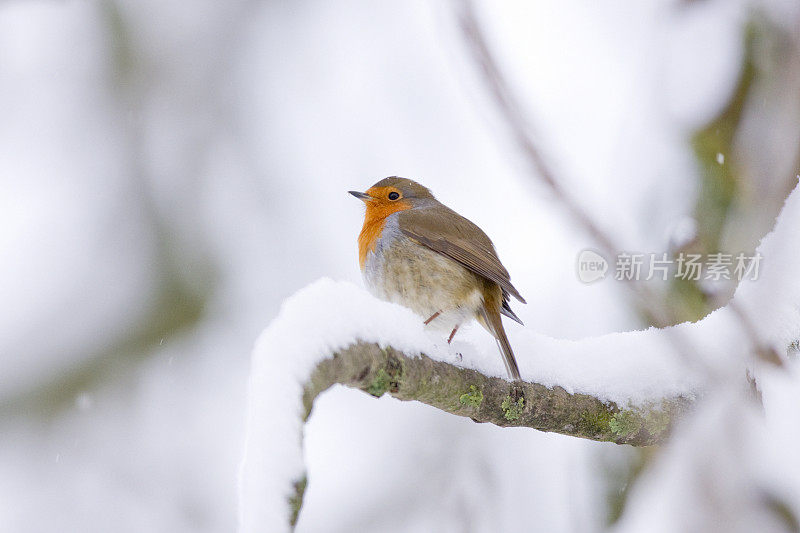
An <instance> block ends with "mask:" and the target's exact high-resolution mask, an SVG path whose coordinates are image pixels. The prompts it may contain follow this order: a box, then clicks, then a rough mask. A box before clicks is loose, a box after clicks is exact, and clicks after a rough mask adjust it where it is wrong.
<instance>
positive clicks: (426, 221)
mask: <svg viewBox="0 0 800 533" xmlns="http://www.w3.org/2000/svg"><path fill="white" fill-rule="evenodd" d="M398 216H399V226H400V231H401V232H403V234H404V235H406V236H407V237H409V238H411V239H414V240H415V241H417V242H419V243H420V244H423V245H424V246H427V247H428V248H430V249H431V250H433V251H435V252H438V253H440V254H442V255H444V256H447V257H449V258H450V259H453V260H454V261H457V262H458V263H460V264H462V265H463V266H465V267H466V268H468V269H469V270H471V271H472V272H474V273H476V274H478V275H479V276H482V277H484V278H486V279H488V280H490V281H493V282H495V283H497V284H498V285H500V288H501V289H503V291H504V292H506V293H508V294H511V295H513V296H514V297H515V298H516V299H517V300H519V301H520V302H522V303H525V299H524V298H523V297H522V295H520V293H519V291H517V289H516V288H514V286H513V285H512V284H511V279H510V277H509V275H508V271H507V270H506V269H505V267H504V266H503V264H502V263H500V259H499V258H498V257H497V252H495V250H494V245H493V244H492V241H491V240H490V239H489V237H487V236H486V234H485V233H484V232H483V231H482V230H481V229H480V228H479V227H478V226H476V225H475V224H473V223H472V222H471V221H469V220H467V219H466V218H464V217H462V216H461V215H459V214H458V213H456V212H455V211H453V210H452V209H450V208H448V207H446V206H444V205H442V204H440V203H438V202H436V204H435V205H433V206H431V207H425V208H418V209H410V210H408V211H403V212H401V213H400V214H399V215H398ZM512 318H513V317H512Z"/></svg>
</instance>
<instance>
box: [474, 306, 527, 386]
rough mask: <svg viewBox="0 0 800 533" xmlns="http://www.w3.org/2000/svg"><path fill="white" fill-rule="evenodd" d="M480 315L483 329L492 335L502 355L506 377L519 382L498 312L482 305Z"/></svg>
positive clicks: (517, 372)
mask: <svg viewBox="0 0 800 533" xmlns="http://www.w3.org/2000/svg"><path fill="white" fill-rule="evenodd" d="M480 313H481V318H482V322H483V324H482V325H483V327H485V328H486V329H487V330H489V333H491V334H492V335H494V338H495V340H497V346H498V347H499V348H500V353H501V354H502V355H503V362H504V363H505V365H506V372H508V376H509V377H510V378H511V379H512V380H514V381H521V380H522V378H521V377H520V375H519V367H518V366H517V360H516V359H514V351H513V350H512V349H511V343H509V342H508V337H506V330H505V329H503V322H502V319H501V318H500V312H499V311H496V310H494V311H493V310H491V309H487V308H486V306H485V305H482V306H481V311H480Z"/></svg>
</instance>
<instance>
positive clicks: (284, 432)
mask: <svg viewBox="0 0 800 533" xmlns="http://www.w3.org/2000/svg"><path fill="white" fill-rule="evenodd" d="M797 227H800V192H798V190H797V189H796V190H795V191H794V192H793V193H792V194H791V196H790V197H789V199H788V200H787V202H786V205H785V207H784V209H783V212H782V214H781V216H780V217H779V220H778V223H777V224H776V226H775V229H774V231H773V232H772V233H771V234H770V235H768V236H767V237H766V238H765V239H764V240H763V241H762V243H761V245H760V246H759V249H758V251H759V253H761V254H762V255H763V256H764V257H765V258H766V259H765V261H766V260H767V259H771V262H770V267H769V268H767V267H765V268H764V271H763V275H762V276H761V277H760V278H759V279H758V280H746V281H743V282H742V283H741V284H740V286H739V288H738V289H737V292H736V295H735V297H734V301H735V302H736V305H737V306H738V307H739V308H740V309H741V311H742V312H743V313H745V314H746V315H747V316H749V318H750V320H752V322H753V324H754V325H755V327H756V331H757V334H758V335H759V340H760V341H766V342H769V343H771V344H772V345H773V346H774V347H775V349H776V350H779V353H780V350H783V351H785V350H786V347H787V346H788V345H789V343H791V342H792V341H793V340H795V339H798V338H800V307H799V306H798V302H800V283H798V282H797V279H796V277H793V273H796V272H800V246H797V243H796V239H797V237H796V231H795V229H796V228H797ZM466 329H467V331H465V332H463V333H461V334H460V335H461V337H460V338H459V340H457V341H455V342H454V343H453V345H452V346H448V345H447V343H446V342H445V341H444V338H443V337H442V336H441V335H440V334H437V333H433V332H431V331H428V330H426V329H425V327H424V325H423V320H422V318H421V317H419V316H417V315H415V314H414V313H413V312H411V311H410V310H408V309H406V308H404V307H402V306H399V305H396V304H391V303H387V302H383V301H379V300H377V299H375V298H373V297H372V296H370V295H369V294H368V293H367V292H366V291H365V290H364V289H362V288H360V287H358V286H356V285H353V284H352V283H347V282H335V281H332V280H330V279H321V280H319V281H317V282H315V283H312V284H311V285H309V286H308V287H306V288H304V289H302V290H301V291H299V292H298V293H297V294H295V295H294V296H292V297H291V298H289V299H288V300H287V301H286V302H285V303H284V305H283V307H282V309H281V312H280V315H279V316H278V317H277V318H276V319H275V320H274V321H273V322H272V323H271V324H270V325H269V327H268V328H267V329H266V330H265V331H264V333H263V334H262V335H261V337H260V338H259V340H258V342H257V344H256V347H255V351H254V354H253V360H252V371H251V377H250V396H249V409H248V422H247V428H248V430H247V438H246V444H245V455H244V460H243V463H242V469H241V474H240V475H241V478H240V483H241V485H240V498H241V499H240V505H241V508H240V520H241V522H240V525H241V531H243V532H250V531H263V530H269V531H281V530H285V529H286V528H287V522H286V516H287V512H288V511H287V509H288V507H287V503H286V502H287V499H288V498H289V496H290V495H291V491H292V483H293V482H294V481H296V480H298V479H300V478H301V477H302V476H303V475H304V471H305V467H304V461H303V454H302V447H301V442H302V438H301V437H302V431H303V427H302V426H303V423H302V420H301V416H302V408H303V407H302V403H301V397H302V387H303V383H305V381H306V380H307V379H308V377H309V375H310V373H311V371H312V370H313V369H314V367H315V366H316V364H317V363H318V362H319V361H320V360H322V359H324V358H327V357H331V355H332V354H333V353H334V352H336V351H338V350H340V349H342V348H345V347H346V346H348V345H350V344H352V343H354V342H356V341H357V340H362V341H366V342H376V343H378V344H380V345H381V346H392V347H394V348H395V349H398V350H401V351H403V352H405V353H406V354H409V355H417V354H421V353H424V354H426V355H427V356H429V357H432V358H434V359H438V360H442V361H447V362H450V363H453V364H459V365H463V366H467V367H471V368H475V369H477V370H479V371H481V372H483V373H485V374H487V375H492V376H503V374H504V371H503V366H502V363H501V358H500V356H499V354H498V353H497V351H496V350H497V348H496V346H495V344H494V341H493V339H492V338H491V337H490V336H489V335H488V334H487V333H486V332H483V331H481V330H480V329H479V328H475V327H472V328H466ZM509 337H510V339H511V342H512V345H513V346H514V347H515V351H516V355H517V360H518V363H519V366H520V371H521V374H522V377H523V379H525V380H528V381H534V382H538V383H542V384H544V385H547V386H555V385H559V386H561V387H564V388H565V389H566V390H567V391H568V392H571V393H572V392H574V393H584V394H590V395H593V396H596V397H598V398H600V399H602V400H605V401H614V402H617V403H618V404H621V405H625V406H630V405H632V406H636V405H643V404H646V403H647V402H649V401H655V400H658V399H660V398H665V397H674V396H677V395H683V396H690V397H691V396H695V395H696V394H697V393H698V392H701V391H702V390H703V387H704V384H705V381H704V380H705V379H706V376H708V374H707V373H705V372H704V371H705V370H708V369H709V368H711V369H715V370H720V369H721V371H723V372H726V373H731V374H733V373H737V374H738V375H744V370H745V367H746V366H750V367H753V370H757V368H756V367H757V365H755V364H754V363H755V362H754V361H753V360H751V358H750V356H749V355H748V354H749V353H751V352H752V343H753V339H751V338H750V337H749V336H748V334H747V333H746V328H743V327H742V324H741V321H740V319H739V318H738V317H737V316H736V315H735V314H734V313H733V312H732V311H731V310H730V309H729V308H722V309H720V310H718V311H716V312H714V313H712V314H710V315H709V316H707V317H706V318H704V319H703V320H701V321H699V322H697V323H684V324H680V325H677V326H674V327H672V328H665V329H661V330H659V329H654V328H650V329H647V330H644V331H632V332H624V333H612V334H608V335H603V336H599V337H594V338H588V339H583V340H578V341H570V340H561V339H553V338H550V337H547V336H544V335H541V334H538V333H536V331H535V330H534V328H533V327H525V328H514V329H510V331H509ZM676 341H677V342H676ZM681 347H682V349H683V350H685V352H684V353H683V354H680V353H678V352H679V351H680V349H681ZM458 354H461V355H462V356H463V359H461V360H459V359H458ZM701 354H702V355H701ZM700 357H702V359H699V358H700ZM712 374H713V373H712ZM725 405H726V403H725V401H721V402H718V403H717V404H714V403H712V404H710V406H706V407H705V409H706V410H712V411H713V410H714V409H717V411H719V410H720V409H724V408H725ZM715 406H716V407H715ZM715 412H716V411H715ZM701 429H702V428H701ZM698 431H699V430H698ZM673 453H675V454H680V453H681V452H680V450H677V451H674V452H673ZM681 464H691V463H690V462H686V461H683V462H682V463H681ZM671 475H672V476H673V477H674V476H680V475H681V473H680V472H673V473H672V474H671ZM631 520H634V518H631Z"/></svg>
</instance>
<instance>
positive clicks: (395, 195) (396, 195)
mask: <svg viewBox="0 0 800 533" xmlns="http://www.w3.org/2000/svg"><path fill="white" fill-rule="evenodd" d="M398 198H400V193H396V192H390V193H389V200H397V199H398Z"/></svg>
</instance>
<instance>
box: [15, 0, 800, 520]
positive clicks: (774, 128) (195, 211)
mask: <svg viewBox="0 0 800 533" xmlns="http://www.w3.org/2000/svg"><path fill="white" fill-rule="evenodd" d="M473 15H474V17H475V19H476V20H477V21H478V23H479V26H480V28H481V31H482V32H483V36H484V38H485V40H486V43H487V45H488V47H489V48H490V49H491V50H492V51H493V53H494V54H495V57H496V58H497V62H498V65H499V67H500V68H501V69H502V71H503V72H504V75H505V76H506V79H507V81H508V83H509V85H510V86H511V87H512V88H513V90H514V93H515V95H516V97H517V98H518V100H519V102H520V103H521V104H522V106H521V107H520V109H518V111H519V115H518V116H519V117H520V118H521V120H523V121H524V122H525V123H526V125H527V127H528V128H529V129H528V130H527V131H528V132H529V133H530V135H531V138H532V139H534V141H535V143H536V146H537V147H538V149H539V150H540V152H541V153H542V154H543V156H544V158H545V159H546V161H547V162H548V164H549V166H550V168H551V169H552V170H553V173H554V175H556V176H557V177H558V180H559V183H560V185H561V187H562V188H563V189H564V190H565V191H567V193H568V195H569V196H570V197H571V198H572V199H573V200H574V202H575V203H576V204H577V205H578V206H580V208H582V209H583V210H585V211H586V212H588V213H589V214H590V215H591V216H592V217H593V219H594V220H596V221H597V223H598V225H599V226H600V227H601V229H602V230H603V231H604V232H605V233H606V234H608V235H611V236H613V239H614V241H615V243H616V244H618V245H619V246H620V248H621V249H624V250H636V251H641V252H643V253H647V252H671V253H675V252H677V251H678V250H691V251H696V252H698V253H700V252H702V253H710V252H714V251H718V250H725V251H728V252H731V253H735V252H739V251H750V252H752V250H753V249H754V248H755V246H756V244H757V243H758V240H759V239H760V238H761V237H762V236H763V235H764V234H765V233H766V232H768V231H769V229H770V228H771V227H772V224H773V222H774V218H775V216H776V214H777V213H778V211H779V209H780V207H781V205H782V203H783V200H784V198H785V197H786V195H787V194H788V193H789V191H790V190H791V189H792V187H793V186H794V185H795V184H796V182H797V178H796V175H797V172H798V170H797V169H798V152H800V97H799V95H800V4H798V2H796V0H694V1H689V0H648V1H639V2H629V1H621V0H607V1H603V2H596V1H590V0H566V1H565V0H539V1H537V2H511V1H503V2H491V3H490V2H479V3H476V4H475V6H474V12H473ZM463 16H464V11H463V5H462V4H461V3H460V2H424V1H416V0H415V1H409V2H395V3H391V4H389V3H385V2H380V3H379V2H359V1H350V0H345V1H340V2H335V3H334V2H322V1H318V0H317V1H295V2H288V1H265V2H254V1H242V0H232V1H228V2H214V1H208V0H197V1H195V2H177V1H173V2H163V1H158V2H157V1H154V0H138V1H113V0H107V1H90V0H65V1H55V0H53V1H44V0H35V1H24V2H23V1H5V2H2V3H0V116H2V120H0V435H2V438H0V529H2V530H3V531H15V532H16V531H20V532H46V531H54V530H58V531H81V532H95V531H96V532H104V531H120V532H128V531H130V532H134V531H159V532H160V531H164V532H181V531H187V532H188V531H200V532H217V531H233V530H234V529H235V528H236V503H237V502H236V487H237V468H238V464H239V461H240V456H241V452H242V445H243V431H244V414H245V413H244V410H245V395H246V384H247V375H248V365H249V355H250V351H251V348H252V346H253V343H254V341H255V339H256V338H257V336H258V334H259V333H260V331H261V330H262V329H263V328H264V327H265V326H266V325H267V324H268V323H269V322H270V320H271V319H272V318H274V317H275V316H276V314H277V312H278V309H279V306H280V303H281V301H282V300H283V299H285V298H286V297H288V296H290V295H291V294H292V293H293V292H295V291H296V290H298V289H299V288H301V287H303V286H305V285H306V284H308V283H310V282H312V281H314V280H315V279H317V278H319V277H322V276H328V277H331V278H334V279H344V280H351V281H353V282H356V283H360V273H359V270H358V262H357V250H356V242H355V239H356V236H357V234H358V231H359V230H360V226H361V218H362V213H363V207H362V206H361V205H360V203H359V202H357V201H356V200H354V199H353V198H352V197H350V196H348V195H347V193H346V191H347V190H354V189H358V190H364V189H366V188H367V187H369V186H370V185H371V184H372V183H374V182H376V181H378V180H379V179H381V178H383V177H385V176H388V175H400V176H404V177H410V178H413V179H417V180H418V181H421V182H422V183H423V184H425V185H426V186H428V187H430V188H431V189H432V190H433V192H434V193H435V194H436V195H437V197H438V198H439V199H440V200H441V201H443V202H444V203H445V204H448V205H450V206H452V207H454V208H455V209H457V210H458V211H459V212H460V213H462V214H464V215H465V216H467V217H468V218H470V219H471V220H473V221H475V222H476V223H477V224H478V225H480V226H481V227H482V228H483V229H484V230H485V231H486V232H487V234H489V235H490V236H491V237H492V239H493V240H494V242H495V244H496V246H497V249H498V252H499V254H500V257H501V258H502V259H503V262H504V263H505V265H506V267H507V268H508V270H509V271H510V272H511V276H512V279H513V281H514V283H515V285H516V286H517V287H518V288H519V290H520V292H521V293H522V294H524V295H525V296H526V297H527V299H528V302H529V303H528V305H527V306H517V308H516V312H517V313H518V314H519V315H520V317H521V318H522V319H523V321H524V322H525V323H526V324H527V326H528V327H531V328H533V329H535V330H536V331H538V332H540V333H544V334H546V335H550V336H553V337H558V338H571V339H576V338H582V337H587V336H592V335H599V334H603V333H607V332H614V331H625V330H630V329H634V328H641V327H645V326H647V325H649V323H648V321H647V318H646V316H645V315H643V313H642V312H641V309H639V308H638V307H637V305H636V303H635V302H632V301H631V299H630V297H629V294H628V293H627V292H626V291H625V290H624V287H623V285H622V284H621V283H616V282H613V281H610V280H606V281H604V282H602V283H597V284H593V285H585V284H582V283H580V282H579V281H578V279H577V277H576V275H575V261H576V258H577V255H578V253H579V252H580V251H581V250H582V249H584V248H587V247H592V246H595V245H596V244H597V243H596V242H594V241H593V239H592V236H591V235H589V234H588V233H587V232H585V231H584V228H583V227H582V226H581V225H579V224H577V223H576V222H575V220H574V218H573V217H571V216H570V214H569V212H568V210H566V209H565V208H564V205H563V204H562V202H560V201H559V199H558V198H557V197H555V196H554V195H553V193H552V190H551V189H550V188H548V187H547V186H546V184H545V183H544V182H543V181H542V180H541V176H538V175H537V173H536V172H535V171H533V170H532V169H531V167H530V165H529V164H528V162H527V160H526V157H525V155H524V154H522V153H521V152H520V151H519V150H518V147H517V144H516V143H515V140H514V136H513V133H512V132H511V129H510V128H509V124H508V123H507V120H506V119H505V117H504V116H503V114H502V112H500V111H499V108H498V106H497V102H496V101H495V98H494V97H493V95H492V92H491V90H490V85H489V84H488V83H487V79H486V78H487V76H486V74H485V72H484V71H483V70H482V69H481V68H480V66H479V65H478V64H477V63H476V60H475V56H474V51H473V47H471V45H470V43H469V42H468V41H469V38H468V37H467V36H466V35H465V32H464V31H463V27H462V26H463V24H462V22H463ZM734 288H735V285H734V284H732V283H729V284H727V285H726V284H721V285H719V286H715V287H714V288H709V287H704V286H702V285H701V284H696V283H691V282H684V283H677V282H676V283H673V284H669V285H665V286H658V291H657V292H658V294H659V297H661V298H663V300H664V301H665V302H667V303H668V305H669V309H670V314H669V318H670V320H669V321H670V322H673V323H674V322H680V321H684V320H694V319H698V318H700V317H702V316H704V315H705V314H706V313H708V312H709V311H711V310H713V309H715V308H716V307H719V306H720V305H722V304H724V303H725V302H726V301H727V299H728V298H729V297H730V294H731V293H732V291H733V289H734ZM512 335H513V334H512ZM422 436H424V437H422ZM306 437H307V438H306V457H307V462H308V469H309V479H310V484H309V488H308V491H307V493H306V501H305V506H304V509H303V512H302V514H301V517H300V522H299V523H298V531H337V532H351V531H386V532H405V531H442V532H445V531H454V532H456V531H457V532H483V531H511V530H515V531H517V530H526V531H548V532H561V531H563V532H574V531H599V530H604V529H606V528H609V527H611V528H613V527H615V524H616V522H617V520H618V519H619V517H620V516H622V515H624V512H625V508H626V501H627V497H628V494H629V488H630V487H635V486H636V479H637V475H638V473H639V472H640V471H642V470H643V469H644V468H645V467H646V465H647V464H648V463H649V462H650V461H652V457H653V456H654V455H655V454H657V453H658V452H656V451H653V450H649V451H640V450H634V449H631V448H629V447H620V446H615V445H613V444H599V443H594V442H588V441H583V440H579V439H574V438H570V437H564V436H559V435H553V434H544V433H539V432H535V431H531V430H523V429H505V430H503V429H499V428H495V427H488V426H487V425H485V424H483V425H477V424H473V423H472V422H471V421H469V420H462V419H457V418H455V417H452V416H449V415H445V414H443V413H441V412H438V411H436V410H435V409H432V408H428V407H427V406H424V405H420V404H413V403H411V404H401V403H400V402H398V401H395V400H393V399H391V398H385V397H384V398H381V399H380V400H374V399H372V398H370V397H368V396H367V395H365V394H362V393H360V392H357V391H352V390H345V389H340V388H336V389H333V390H331V391H329V392H328V393H326V395H324V396H323V397H321V398H320V400H319V401H318V402H317V405H316V406H315V411H314V414H313V416H312V418H311V421H310V423H309V424H308V426H307V428H306ZM768 503H769V505H770V506H771V507H769V508H770V509H773V508H774V509H776V511H775V513H776V516H779V518H780V519H777V520H778V521H777V522H776V523H777V524H778V526H776V527H778V528H779V529H778V530H780V528H781V527H783V526H786V528H787V529H788V530H797V519H796V516H797V515H796V513H797V508H796V507H794V508H793V507H792V505H795V504H796V503H797V501H795V502H794V504H792V503H791V501H790V500H786V499H781V498H778V497H775V498H773V499H771V500H769V502H768ZM765 505H766V504H765ZM721 508H722V509H726V508H725V507H724V506H723V507H721ZM793 509H794V510H793ZM701 511H702V509H701ZM708 512H709V513H713V512H719V509H712V508H709V510H708ZM792 527H794V528H795V529H792ZM666 530H670V529H666ZM675 530H681V527H679V526H676V528H675Z"/></svg>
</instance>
